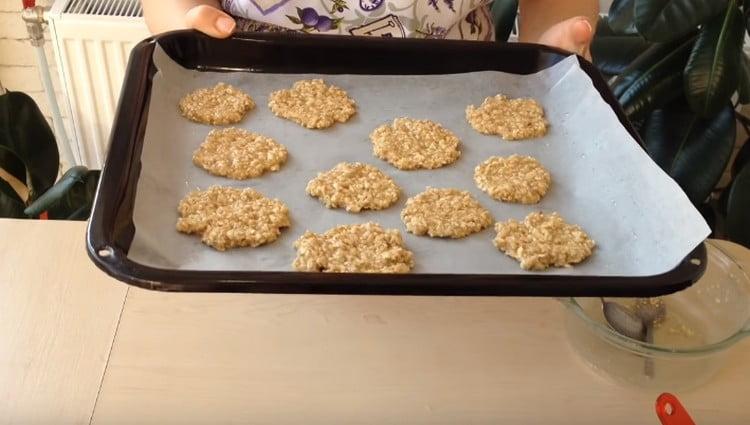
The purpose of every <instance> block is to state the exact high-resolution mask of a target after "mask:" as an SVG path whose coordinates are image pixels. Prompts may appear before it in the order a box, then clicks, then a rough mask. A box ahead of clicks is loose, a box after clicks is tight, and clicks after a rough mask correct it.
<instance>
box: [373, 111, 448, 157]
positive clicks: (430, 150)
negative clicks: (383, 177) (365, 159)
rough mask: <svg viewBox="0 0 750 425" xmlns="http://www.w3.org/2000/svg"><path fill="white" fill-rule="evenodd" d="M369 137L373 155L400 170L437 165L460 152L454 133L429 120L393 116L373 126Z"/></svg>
mask: <svg viewBox="0 0 750 425" xmlns="http://www.w3.org/2000/svg"><path fill="white" fill-rule="evenodd" d="M370 140H372V144H373V153H374V154H375V156H377V157H378V158H380V159H383V160H386V161H388V162H390V163H391V164H392V165H393V166H395V167H396V168H398V169H401V170H415V169H420V168H421V169H433V168H440V167H443V166H445V165H448V164H452V163H453V162H455V161H456V160H457V159H458V157H459V156H461V151H460V150H459V149H458V145H459V143H460V141H459V140H458V137H456V135H455V134H453V133H452V132H451V131H450V130H447V129H446V128H444V127H443V126H441V125H440V124H438V123H436V122H433V121H429V120H415V119H412V118H396V119H395V120H394V121H393V124H384V125H381V126H380V127H378V128H376V129H375V130H374V131H373V132H372V134H370Z"/></svg>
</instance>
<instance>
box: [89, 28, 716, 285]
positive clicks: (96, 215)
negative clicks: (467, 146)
mask: <svg viewBox="0 0 750 425" xmlns="http://www.w3.org/2000/svg"><path fill="white" fill-rule="evenodd" d="M184 40H188V41H195V42H200V43H208V44H211V43H221V42H222V41H221V40H214V39H210V38H209V37H207V36H205V35H202V34H199V33H196V32H194V31H190V30H182V31H174V32H170V33H165V34H162V35H158V36H154V37H150V38H147V39H145V40H143V41H142V42H140V43H139V44H137V45H136V46H135V47H134V48H133V50H132V52H131V55H130V60H129V63H128V66H127V70H126V74H125V80H124V82H123V85H122V89H121V94H120V99H119V102H118V107H117V112H116V114H115V120H114V122H113V126H112V132H111V135H110V146H109V152H108V154H107V161H106V162H105V165H104V167H103V170H102V175H101V179H100V182H99V187H98V190H97V194H96V197H95V199H94V207H93V209H92V214H91V219H90V220H89V223H88V226H87V232H86V234H87V235H86V246H87V251H88V255H89V257H90V258H91V260H92V261H93V262H94V264H96V265H97V267H99V268H100V269H102V270H103V271H104V272H106V273H107V274H109V275H110V276H112V277H114V278H116V279H118V280H120V281H123V282H126V283H128V284H131V285H134V286H138V287H141V288H145V289H151V290H159V291H176V292H250V293H298V294H352V295H471V296H483V295H486V296H554V297H569V296H611V297H618V296H621V297H632V296H641V297H646V296H658V295H664V294H668V293H673V292H676V291H679V290H682V289H684V288H687V287H688V286H690V285H692V284H693V283H694V282H695V281H697V280H698V279H699V278H700V276H701V275H702V274H703V273H704V272H705V268H706V248H705V245H704V243H701V244H699V245H698V246H697V247H696V248H695V249H693V251H692V252H691V253H690V254H689V255H688V256H686V257H685V258H684V259H683V260H682V261H681V262H680V264H678V265H677V266H676V267H675V268H673V269H672V270H670V271H667V272H665V273H661V274H657V275H651V276H570V275H558V274H553V273H552V272H542V273H528V274H510V275H509V274H429V273H423V274H366V273H337V274H329V273H310V272H294V271H207V270H173V269H163V268H155V267H151V266H146V265H143V264H140V263H137V262H134V261H132V260H130V259H129V258H128V257H127V248H123V246H126V247H129V246H130V243H131V242H132V237H133V234H134V225H133V223H132V212H133V203H134V201H135V190H137V186H138V178H139V174H140V149H141V147H142V144H143V139H144V133H145V128H146V121H147V115H148V105H149V102H150V91H151V82H152V78H153V75H154V74H155V72H156V69H155V66H154V64H153V61H152V58H153V51H154V49H155V47H156V45H157V44H162V45H164V44H165V43H167V44H168V43H170V42H172V43H179V42H181V41H184ZM229 40H230V42H243V43H244V42H253V43H255V44H256V46H271V45H277V46H278V45H283V44H285V43H286V44H288V45H293V44H297V45H298V46H310V45H314V46H316V47H318V48H320V47H321V46H322V47H331V46H332V45H334V43H335V45H336V47H342V46H344V47H346V46H349V47H356V48H377V49H387V50H393V51H397V50H398V49H403V48H404V47H409V48H414V47H419V48H420V49H421V48H427V47H429V48H431V49H436V50H438V51H439V49H442V48H444V47H450V48H451V49H457V48H461V49H463V48H471V49H475V50H486V52H487V53H490V52H493V51H494V52H495V53H498V52H500V51H505V52H506V54H513V53H514V52H525V53H529V51H530V50H533V51H535V52H536V53H537V54H540V55H547V56H548V57H547V60H553V59H552V58H551V57H550V55H554V56H556V57H557V58H556V59H554V62H551V63H548V64H546V65H547V66H549V65H552V64H554V63H556V62H559V61H560V60H562V59H564V58H565V57H567V56H569V55H570V54H569V53H567V52H564V51H562V50H559V49H555V48H551V47H547V46H541V45H535V44H528V43H507V44H502V43H487V42H474V41H453V40H429V41H425V40H413V39H408V40H401V39H400V40H387V39H386V40H383V39H379V38H366V37H350V36H341V37H339V36H310V35H303V36H297V35H290V34H269V33H238V34H235V35H234V36H232V37H231V38H230V39H229ZM394 43H397V44H394ZM395 46H398V47H395ZM261 48H265V47H261ZM578 60H579V63H580V65H581V68H582V69H583V71H584V72H586V74H587V75H589V77H590V78H591V79H592V82H593V83H594V86H595V87H596V89H597V91H598V92H599V93H600V95H601V96H602V97H603V98H604V100H605V101H606V102H607V103H608V104H609V105H610V107H612V108H613V110H614V111H615V113H616V115H617V117H618V119H619V120H620V121H621V123H622V124H623V125H624V126H625V128H626V129H627V130H628V132H629V133H630V134H631V135H632V136H633V137H634V139H635V140H636V141H637V142H638V143H639V144H640V145H641V146H642V141H641V139H640V137H639V136H638V134H637V132H635V130H634V128H633V127H632V125H631V124H630V122H629V121H628V120H627V119H626V118H625V115H624V112H623V111H622V108H620V106H619V104H618V103H617V101H616V99H614V96H613V95H612V94H611V92H610V91H609V90H608V88H607V86H606V83H605V82H604V80H603V78H602V77H601V75H600V74H599V73H598V71H597V70H596V68H595V67H594V66H593V65H592V64H591V63H590V62H588V61H586V60H585V59H583V58H581V57H580V56H579V57H578ZM183 65H184V64H183ZM547 66H543V64H540V63H537V64H536V70H535V71H539V70H541V69H545V68H546V67H547ZM194 69H198V70H210V71H236V70H240V69H241V70H244V71H249V69H247V68H236V67H221V66H206V67H201V66H199V65H196V66H195V67H194ZM252 71H253V72H257V71H258V69H252ZM535 71H532V72H535ZM260 72H263V71H262V70H261V71H260ZM274 72H276V71H274ZM292 72H294V71H292ZM346 72H347V71H346V70H342V71H341V72H339V73H346ZM463 72H469V71H463ZM402 74H403V75H409V73H408V72H405V73H404V72H402ZM411 74H414V73H411ZM420 74H421V73H420ZM134 124H135V125H134ZM111 158H118V160H110V159H111ZM111 205H114V206H115V208H108V207H109V206H111ZM105 206H107V207H105ZM123 214H124V215H125V217H126V218H127V219H126V220H123V218H124V217H123ZM108 225H109V226H108Z"/></svg>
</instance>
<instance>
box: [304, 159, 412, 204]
mask: <svg viewBox="0 0 750 425" xmlns="http://www.w3.org/2000/svg"><path fill="white" fill-rule="evenodd" d="M400 192H401V190H400V189H399V187H398V186H397V185H396V183H395V182H394V181H393V179H391V178H390V177H388V176H387V175H386V174H385V173H383V172H382V171H380V170H379V169H377V168H375V167H373V166H372V165H369V164H362V163H360V162H354V163H351V162H342V163H340V164H338V165H336V166H335V167H333V168H332V169H331V170H329V171H326V172H324V173H318V176H317V177H315V178H314V179H312V180H310V182H309V183H308V184H307V193H308V194H310V195H311V196H315V197H317V198H319V199H320V201H321V202H323V203H324V204H325V205H326V206H327V207H328V208H341V207H344V208H346V210H347V211H349V212H360V211H361V210H382V209H384V208H388V207H390V206H391V205H393V203H394V202H396V201H397V200H398V196H399V193H400Z"/></svg>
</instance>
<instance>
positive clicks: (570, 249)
mask: <svg viewBox="0 0 750 425" xmlns="http://www.w3.org/2000/svg"><path fill="white" fill-rule="evenodd" d="M495 230H496V231H497V237H495V240H494V244H495V246H496V247H497V249H499V250H500V251H503V252H504V253H505V254H507V255H509V256H511V257H513V258H515V259H516V260H518V261H519V262H520V263H521V268H523V269H525V270H545V269H547V268H548V267H552V266H554V267H569V266H570V265H572V264H576V263H580V262H581V261H583V260H585V259H586V258H588V257H589V256H590V255H591V253H592V252H593V249H594V246H595V245H596V243H595V242H594V241H593V240H592V239H591V238H589V236H588V235H587V234H586V232H584V231H583V229H581V228H580V227H578V226H576V225H573V224H568V223H566V222H565V221H564V220H563V219H562V217H560V216H559V215H558V214H557V213H552V214H544V213H540V212H534V213H531V214H529V215H527V216H526V218H525V219H524V220H523V221H521V222H519V221H516V220H512V219H511V220H508V221H506V222H501V223H497V224H495Z"/></svg>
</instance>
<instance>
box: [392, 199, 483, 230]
mask: <svg viewBox="0 0 750 425" xmlns="http://www.w3.org/2000/svg"><path fill="white" fill-rule="evenodd" d="M401 220H402V221H403V222H404V224H405V225H406V230H408V231H409V232H411V233H413V234H415V235H428V236H431V237H439V238H454V239H457V238H463V237H464V236H468V235H470V234H472V233H476V232H479V231H480V230H482V229H484V228H486V227H487V226H489V225H490V224H492V215H491V214H490V212H489V211H487V210H486V209H485V208H484V207H483V206H482V205H481V204H480V203H479V202H478V201H477V200H476V199H474V197H473V196H471V194H470V193H469V192H467V191H462V190H457V189H435V188H427V190H426V191H424V192H422V193H420V194H419V195H417V196H414V197H412V198H409V199H408V200H407V201H406V207H405V208H404V209H403V211H401Z"/></svg>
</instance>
